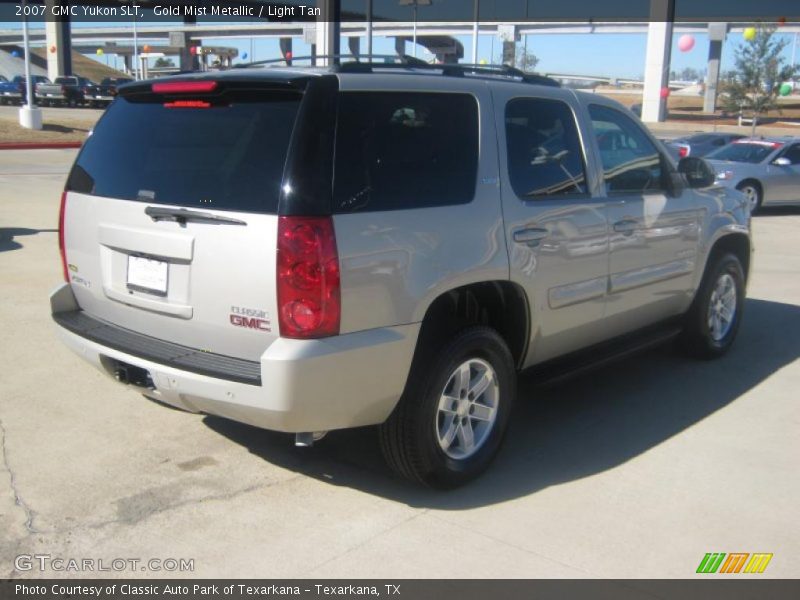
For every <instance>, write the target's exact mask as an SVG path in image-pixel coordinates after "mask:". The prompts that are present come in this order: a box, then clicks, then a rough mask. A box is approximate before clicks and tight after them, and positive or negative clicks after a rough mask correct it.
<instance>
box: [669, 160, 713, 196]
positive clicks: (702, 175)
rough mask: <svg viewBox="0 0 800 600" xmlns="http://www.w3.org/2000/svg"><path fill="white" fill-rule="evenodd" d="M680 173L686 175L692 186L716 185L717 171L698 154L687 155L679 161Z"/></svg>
mask: <svg viewBox="0 0 800 600" xmlns="http://www.w3.org/2000/svg"><path fill="white" fill-rule="evenodd" d="M678 173H681V174H682V175H683V176H684V177H686V181H687V183H688V184H689V187H690V188H707V187H711V186H712V185H714V179H716V173H715V172H714V169H713V168H711V165H709V164H708V163H707V162H706V161H705V160H703V159H702V158H699V157H697V156H686V157H684V158H682V159H681V160H680V162H679V163H678Z"/></svg>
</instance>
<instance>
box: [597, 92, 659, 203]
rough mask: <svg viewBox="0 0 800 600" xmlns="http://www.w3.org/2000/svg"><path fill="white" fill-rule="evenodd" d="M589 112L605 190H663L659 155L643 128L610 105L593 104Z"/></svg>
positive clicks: (616, 191)
mask: <svg viewBox="0 0 800 600" xmlns="http://www.w3.org/2000/svg"><path fill="white" fill-rule="evenodd" d="M589 114H590V115H591V117H592V126H593V127H594V133H595V136H597V145H598V147H599V149H600V158H601V160H602V162H603V172H604V179H605V183H606V192H607V193H609V194H624V193H641V192H647V191H661V190H663V189H664V185H663V184H662V166H661V155H660V154H659V153H658V150H657V149H656V147H655V146H654V145H653V144H652V142H651V141H650V139H649V138H648V137H647V135H645V133H644V131H642V129H641V128H640V127H639V126H638V125H637V124H636V123H635V122H634V121H633V120H632V119H629V118H628V117H627V116H625V115H624V114H622V113H621V112H619V111H617V110H614V109H613V108H607V107H605V106H598V105H596V104H592V105H591V106H590V107H589Z"/></svg>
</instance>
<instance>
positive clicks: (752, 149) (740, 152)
mask: <svg viewBox="0 0 800 600" xmlns="http://www.w3.org/2000/svg"><path fill="white" fill-rule="evenodd" d="M782 145H783V144H771V143H763V142H736V143H733V144H729V145H727V146H725V147H723V148H720V149H719V150H717V151H716V152H712V153H711V154H709V155H708V157H707V158H710V159H712V160H730V161H733V162H743V163H759V162H761V161H762V160H764V159H765V158H767V157H768V156H769V155H770V154H772V153H773V152H774V151H775V150H776V149H777V148H780V147H781V146H782Z"/></svg>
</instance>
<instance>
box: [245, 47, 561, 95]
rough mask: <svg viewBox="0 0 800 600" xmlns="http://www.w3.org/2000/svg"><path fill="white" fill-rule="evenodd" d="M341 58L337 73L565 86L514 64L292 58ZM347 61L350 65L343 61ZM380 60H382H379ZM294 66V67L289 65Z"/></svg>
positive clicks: (394, 57) (396, 57) (395, 57)
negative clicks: (436, 75)
mask: <svg viewBox="0 0 800 600" xmlns="http://www.w3.org/2000/svg"><path fill="white" fill-rule="evenodd" d="M315 58H316V59H329V60H330V59H337V60H339V61H340V62H339V63H338V64H334V65H330V66H329V68H330V69H331V71H333V72H337V73H372V72H373V71H374V69H376V68H377V69H422V70H429V71H440V72H441V73H442V75H446V76H452V77H463V76H464V75H466V74H471V75H488V76H500V77H511V78H515V79H519V80H521V81H522V82H523V83H530V84H534V85H546V86H550V87H561V84H560V83H559V82H558V81H556V80H555V79H552V78H551V77H546V76H544V75H539V74H538V73H528V72H526V71H523V70H521V69H518V68H516V67H512V66H511V65H476V64H469V63H429V62H426V61H424V60H422V59H420V58H416V57H414V56H409V55H407V54H361V55H358V56H356V55H353V54H328V55H318V56H316V57H314V56H296V57H292V58H291V59H289V60H291V62H295V61H307V60H314V59H315ZM342 59H347V62H341V60H342ZM376 59H378V60H376ZM279 63H283V64H287V61H286V59H283V58H273V59H270V60H260V61H257V62H251V63H247V64H239V65H236V67H235V68H240V69H241V68H248V67H254V66H264V65H277V64H279ZM287 66H292V65H287Z"/></svg>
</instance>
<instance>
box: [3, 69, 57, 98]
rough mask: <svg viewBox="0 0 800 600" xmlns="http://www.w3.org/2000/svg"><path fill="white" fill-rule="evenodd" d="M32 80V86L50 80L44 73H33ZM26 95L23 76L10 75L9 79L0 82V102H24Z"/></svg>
mask: <svg viewBox="0 0 800 600" xmlns="http://www.w3.org/2000/svg"><path fill="white" fill-rule="evenodd" d="M32 80H33V85H34V87H35V86H37V85H39V84H40V83H41V84H44V83H48V84H49V83H50V80H49V79H48V78H47V77H45V76H44V75H33V76H32ZM26 96H27V92H26V90H25V77H24V76H22V75H17V76H15V77H12V78H11V81H3V82H0V104H9V103H13V104H22V103H24V102H25V98H26ZM34 96H35V94H34Z"/></svg>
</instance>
